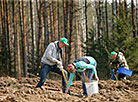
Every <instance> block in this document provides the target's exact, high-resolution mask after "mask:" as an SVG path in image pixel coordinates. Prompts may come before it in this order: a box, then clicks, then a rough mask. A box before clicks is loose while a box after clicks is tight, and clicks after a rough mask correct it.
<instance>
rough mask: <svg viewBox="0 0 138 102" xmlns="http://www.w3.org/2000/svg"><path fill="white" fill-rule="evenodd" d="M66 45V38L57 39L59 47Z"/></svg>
mask: <svg viewBox="0 0 138 102" xmlns="http://www.w3.org/2000/svg"><path fill="white" fill-rule="evenodd" d="M66 45H67V46H68V45H69V44H68V40H67V39H66V38H61V39H60V40H59V47H60V48H63V47H64V46H66Z"/></svg>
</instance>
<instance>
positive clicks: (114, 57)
mask: <svg viewBox="0 0 138 102" xmlns="http://www.w3.org/2000/svg"><path fill="white" fill-rule="evenodd" d="M116 56H117V53H116V52H115V51H112V52H111V54H110V57H111V58H113V59H116Z"/></svg>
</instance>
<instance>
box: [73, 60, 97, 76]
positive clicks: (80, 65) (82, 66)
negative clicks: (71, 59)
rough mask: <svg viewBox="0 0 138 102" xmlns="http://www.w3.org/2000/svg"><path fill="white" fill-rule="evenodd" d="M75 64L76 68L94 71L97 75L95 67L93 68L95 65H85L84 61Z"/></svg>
mask: <svg viewBox="0 0 138 102" xmlns="http://www.w3.org/2000/svg"><path fill="white" fill-rule="evenodd" d="M74 64H75V66H76V68H85V69H92V70H93V72H94V74H95V72H96V71H95V67H94V66H93V65H91V64H87V63H85V62H83V61H79V62H76V63H74Z"/></svg>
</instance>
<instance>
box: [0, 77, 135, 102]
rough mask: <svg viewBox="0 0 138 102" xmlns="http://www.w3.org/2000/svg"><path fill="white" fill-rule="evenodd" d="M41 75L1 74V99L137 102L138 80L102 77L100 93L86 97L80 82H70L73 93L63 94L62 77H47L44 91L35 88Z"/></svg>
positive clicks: (0, 101)
mask: <svg viewBox="0 0 138 102" xmlns="http://www.w3.org/2000/svg"><path fill="white" fill-rule="evenodd" d="M38 81H39V77H37V78H22V79H20V80H17V79H15V78H11V77H0V102H57V101H60V102H110V101H115V102H138V81H136V80H133V81H129V80H126V81H124V82H122V81H113V80H100V81H99V83H98V86H99V94H94V95H92V96H88V97H86V96H85V97H84V96H82V95H81V93H82V88H81V87H82V84H81V81H74V82H73V83H72V85H71V95H69V94H64V93H62V90H61V80H50V79H47V80H46V82H45V83H44V85H43V87H42V88H43V90H41V89H40V88H37V89H35V88H34V87H35V86H36V84H37V82H38Z"/></svg>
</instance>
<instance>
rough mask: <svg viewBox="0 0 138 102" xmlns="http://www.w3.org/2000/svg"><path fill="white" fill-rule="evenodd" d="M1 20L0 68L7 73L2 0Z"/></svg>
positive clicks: (2, 2) (2, 4) (2, 5)
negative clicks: (0, 66)
mask: <svg viewBox="0 0 138 102" xmlns="http://www.w3.org/2000/svg"><path fill="white" fill-rule="evenodd" d="M1 22H2V38H1V40H2V56H3V57H2V68H4V72H5V73H6V75H8V69H7V59H6V58H7V52H6V32H5V30H6V28H5V24H6V23H5V15H4V1H3V0H1Z"/></svg>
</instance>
